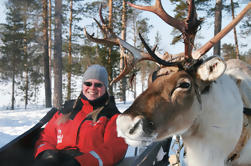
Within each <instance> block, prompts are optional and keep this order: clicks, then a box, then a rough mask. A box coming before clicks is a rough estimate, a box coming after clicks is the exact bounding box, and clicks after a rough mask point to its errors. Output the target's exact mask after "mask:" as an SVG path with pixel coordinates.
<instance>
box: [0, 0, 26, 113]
mask: <svg viewBox="0 0 251 166" xmlns="http://www.w3.org/2000/svg"><path fill="white" fill-rule="evenodd" d="M6 8H7V13H6V24H3V27H4V31H3V32H2V42H3V45H2V46H1V52H2V56H1V60H0V61H1V66H2V69H3V72H4V73H3V74H4V76H5V77H6V78H8V79H11V82H12V89H11V109H12V110H13V109H14V108H15V107H14V105H15V96H16V93H15V91H16V79H17V77H18V76H19V74H20V71H21V69H22V63H20V62H22V60H23V58H24V50H23V48H24V40H23V39H24V31H23V29H24V22H23V20H22V18H21V10H20V8H21V5H20V4H19V1H18V0H9V1H8V3H6Z"/></svg>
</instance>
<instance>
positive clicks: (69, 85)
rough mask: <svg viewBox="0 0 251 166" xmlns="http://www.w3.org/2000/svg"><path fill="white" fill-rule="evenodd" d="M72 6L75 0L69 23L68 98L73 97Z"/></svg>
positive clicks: (71, 2)
mask: <svg viewBox="0 0 251 166" xmlns="http://www.w3.org/2000/svg"><path fill="white" fill-rule="evenodd" d="M72 6H73V0H71V1H70V23H69V24H70V25H69V47H68V51H69V53H68V68H67V72H68V75H67V80H68V82H67V100H70V99H71V66H72V55H71V34H72Z"/></svg>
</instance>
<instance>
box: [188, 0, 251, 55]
mask: <svg viewBox="0 0 251 166" xmlns="http://www.w3.org/2000/svg"><path fill="white" fill-rule="evenodd" d="M250 8H251V2H249V3H248V4H247V6H246V7H245V8H244V9H243V10H242V11H241V12H240V13H239V14H238V15H237V16H236V17H235V19H233V20H232V21H231V22H230V23H229V24H228V25H227V26H226V27H225V28H224V29H223V30H221V31H220V32H219V33H218V34H217V35H216V36H214V37H213V38H212V39H211V40H209V41H208V42H207V43H206V44H205V45H203V46H202V47H201V48H199V49H198V50H196V51H195V52H193V53H192V56H193V58H194V59H199V58H200V57H201V56H202V55H204V54H205V53H207V52H208V51H209V50H210V49H211V48H212V47H213V46H214V44H216V43H217V42H218V41H219V40H221V39H222V38H223V37H224V36H225V35H226V34H227V33H228V32H229V31H230V30H232V29H233V28H234V27H235V26H236V24H238V23H239V21H240V20H241V19H242V18H243V17H244V16H245V14H246V13H247V12H248V11H249V10H250Z"/></svg>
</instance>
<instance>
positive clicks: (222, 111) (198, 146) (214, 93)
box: [182, 75, 243, 166]
mask: <svg viewBox="0 0 251 166" xmlns="http://www.w3.org/2000/svg"><path fill="white" fill-rule="evenodd" d="M238 94H239V93H238V88H237V86H236V85H235V83H234V82H233V80H232V79H231V78H230V77H229V76H227V75H223V76H222V77H221V78H220V79H218V80H217V81H216V82H215V83H213V84H212V86H211V89H210V91H209V92H208V94H203V95H202V96H201V99H202V110H198V111H201V112H200V113H199V116H198V117H197V119H196V120H195V122H194V124H193V125H192V127H191V128H190V129H189V130H188V131H187V132H186V133H184V134H183V135H182V138H183V141H184V144H185V147H186V150H187V160H188V161H187V162H188V166H209V165H210V166H211V165H217V166H224V162H225V161H224V160H225V159H226V158H227V156H228V155H229V154H230V153H231V152H232V150H233V149H234V146H235V145H236V143H237V142H238V139H239V137H240V134H241V132H240V131H241V128H242V120H243V119H242V109H243V105H242V100H241V96H240V95H238Z"/></svg>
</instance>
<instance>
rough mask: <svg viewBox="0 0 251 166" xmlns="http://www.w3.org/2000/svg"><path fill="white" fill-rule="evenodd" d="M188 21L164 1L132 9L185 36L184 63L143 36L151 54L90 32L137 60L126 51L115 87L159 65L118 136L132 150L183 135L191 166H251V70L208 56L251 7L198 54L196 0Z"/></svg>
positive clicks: (106, 34)
mask: <svg viewBox="0 0 251 166" xmlns="http://www.w3.org/2000/svg"><path fill="white" fill-rule="evenodd" d="M187 3H188V16H187V19H185V20H183V21H180V20H177V19H174V18H173V17H171V16H170V15H168V14H167V13H166V12H165V11H164V9H163V7H162V4H161V1H160V0H156V1H155V5H154V6H138V5H135V4H131V3H129V5H130V6H132V7H134V8H137V9H140V10H145V11H150V12H153V13H155V14H157V15H158V16H159V17H160V18H161V19H162V20H163V21H165V22H166V23H167V24H169V25H171V26H173V27H175V28H176V29H178V30H179V31H180V32H181V33H182V36H183V40H184V44H185V49H184V50H185V51H184V53H183V54H182V56H179V58H176V59H173V58H166V59H162V58H161V57H163V56H161V55H157V53H155V49H153V50H152V49H151V48H150V47H149V46H148V45H147V44H146V42H145V41H144V39H143V38H142V37H141V35H140V39H141V41H142V43H143V44H144V46H145V48H146V50H147V53H146V52H144V51H141V50H138V49H137V48H134V47H133V46H131V45H130V44H129V43H127V42H125V41H123V40H121V39H120V38H119V37H117V36H116V35H115V33H113V31H112V30H111V29H109V28H108V26H106V25H105V23H104V20H103V19H102V16H101V10H100V17H101V21H102V23H103V24H102V25H101V24H100V23H98V21H96V20H95V21H96V22H97V23H98V25H99V27H100V28H101V30H102V32H103V33H104V38H103V39H97V38H95V37H94V36H93V35H90V34H88V33H87V32H86V30H85V35H86V36H87V37H88V38H89V39H90V40H92V41H94V42H97V43H102V44H106V45H118V46H120V47H123V48H125V49H127V50H128V51H129V52H130V53H131V54H132V55H133V57H132V58H128V57H129V56H130V54H125V53H124V52H121V53H122V54H123V55H124V57H125V62H126V65H125V66H126V67H125V69H124V70H123V72H122V73H121V74H120V75H119V76H118V77H117V78H115V80H114V81H113V82H112V83H114V82H116V81H118V80H120V79H121V78H122V77H123V76H125V75H126V74H127V73H129V72H130V70H131V69H132V68H133V66H135V64H137V63H138V62H140V61H142V60H151V61H155V62H157V63H159V64H160V66H161V67H160V69H159V70H158V71H156V72H155V73H154V74H153V75H154V77H152V78H154V79H150V82H151V83H150V84H149V86H148V88H147V89H146V90H145V91H144V92H143V93H142V94H141V95H139V96H138V97H137V98H136V99H135V101H134V102H133V104H132V105H131V106H130V107H129V108H128V109H127V110H126V111H125V112H124V113H123V114H121V115H120V116H119V117H118V119H117V132H118V135H119V136H121V137H123V138H124V139H125V140H126V142H127V143H128V144H130V145H132V146H146V145H149V144H150V143H152V142H155V141H160V140H163V139H166V138H168V137H171V136H173V135H180V136H181V137H182V139H183V142H184V145H185V148H186V152H187V161H186V162H187V165H188V166H225V165H233V166H248V165H251V157H250V154H251V140H250V134H251V128H250V122H251V118H249V117H247V116H246V115H244V114H243V109H244V108H245V107H247V108H251V103H250V102H251V95H250V94H251V93H250V92H251V75H250V72H251V67H250V66H249V65H247V64H246V63H244V62H242V61H240V60H230V61H227V62H225V61H224V60H223V59H222V58H220V57H218V56H211V57H205V56H203V55H204V54H206V52H208V51H209V50H210V49H211V48H212V46H213V45H214V44H215V43H217V42H218V41H219V40H220V39H221V38H223V37H224V36H225V35H226V34H227V33H228V32H229V31H230V30H231V29H232V28H233V27H234V26H235V25H236V24H237V23H238V22H239V21H240V20H241V19H242V18H243V17H244V15H245V13H246V12H247V11H248V10H249V9H250V8H251V2H249V3H248V5H247V6H246V7H245V8H244V9H243V10H242V11H241V13H240V14H239V15H238V16H237V17H236V18H235V19H234V20H233V21H232V22H231V23H230V24H229V25H227V26H226V27H225V28H224V29H223V30H222V31H221V32H220V33H218V34H217V35H216V36H215V37H213V38H212V39H211V40H209V42H207V43H206V44H205V45H203V46H202V47H201V48H199V49H197V50H196V51H193V43H194V38H195V35H196V32H197V29H198V27H199V25H200V24H201V21H202V20H201V19H197V14H196V10H195V5H194V1H193V0H189V1H187Z"/></svg>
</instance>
